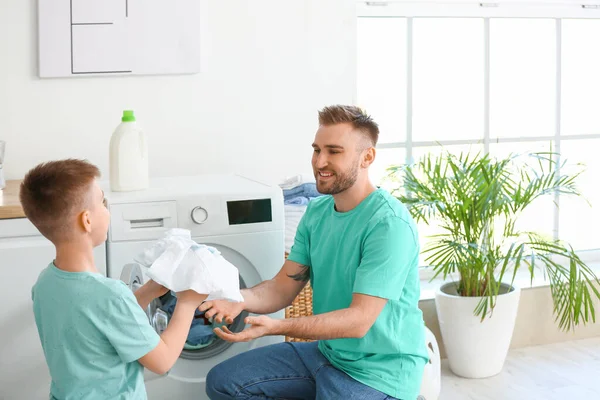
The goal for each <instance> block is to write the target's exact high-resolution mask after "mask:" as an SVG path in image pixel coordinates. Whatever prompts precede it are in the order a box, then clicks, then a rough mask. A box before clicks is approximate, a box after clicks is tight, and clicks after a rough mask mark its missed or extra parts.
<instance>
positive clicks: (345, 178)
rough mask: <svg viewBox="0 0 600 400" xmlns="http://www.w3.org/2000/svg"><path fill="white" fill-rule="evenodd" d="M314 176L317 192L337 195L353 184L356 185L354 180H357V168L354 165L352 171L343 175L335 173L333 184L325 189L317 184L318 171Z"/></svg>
mask: <svg viewBox="0 0 600 400" xmlns="http://www.w3.org/2000/svg"><path fill="white" fill-rule="evenodd" d="M315 175H316V176H315V179H316V180H317V190H318V192H319V193H321V194H331V195H334V194H339V193H342V192H343V191H345V190H347V189H349V188H351V187H352V186H353V185H354V183H356V179H358V166H356V165H355V166H354V167H353V168H352V169H350V170H349V171H346V172H343V173H339V174H338V173H336V174H335V175H334V180H333V182H332V183H331V184H330V185H329V186H327V187H323V186H325V185H323V184H319V178H320V175H319V171H317V173H316V174H315Z"/></svg>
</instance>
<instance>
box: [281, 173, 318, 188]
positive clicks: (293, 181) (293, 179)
mask: <svg viewBox="0 0 600 400" xmlns="http://www.w3.org/2000/svg"><path fill="white" fill-rule="evenodd" d="M315 182H316V181H315V176H314V175H313V174H299V175H294V176H290V177H287V178H285V179H284V180H283V181H282V182H281V183H280V184H279V187H280V188H281V189H284V190H286V189H293V188H295V187H298V186H300V185H302V184H304V183H315Z"/></svg>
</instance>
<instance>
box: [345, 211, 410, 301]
mask: <svg viewBox="0 0 600 400" xmlns="http://www.w3.org/2000/svg"><path fill="white" fill-rule="evenodd" d="M418 252H419V244H418V242H417V238H416V235H415V233H414V232H413V229H412V227H411V225H410V224H409V223H408V222H406V221H405V220H403V219H401V218H398V217H389V218H386V219H384V220H382V221H380V222H379V223H378V224H377V225H376V226H375V227H374V228H373V229H372V230H371V232H369V234H368V236H367V237H366V238H365V242H364V248H363V256H362V259H361V261H360V265H359V266H358V269H357V270H356V279H355V281H354V290H353V292H354V293H362V294H367V295H370V296H376V297H381V298H384V299H389V300H397V299H399V298H400V294H401V293H402V290H403V289H404V285H405V283H406V278H407V276H408V273H409V271H410V268H417V266H416V265H414V260H415V258H416V257H418Z"/></svg>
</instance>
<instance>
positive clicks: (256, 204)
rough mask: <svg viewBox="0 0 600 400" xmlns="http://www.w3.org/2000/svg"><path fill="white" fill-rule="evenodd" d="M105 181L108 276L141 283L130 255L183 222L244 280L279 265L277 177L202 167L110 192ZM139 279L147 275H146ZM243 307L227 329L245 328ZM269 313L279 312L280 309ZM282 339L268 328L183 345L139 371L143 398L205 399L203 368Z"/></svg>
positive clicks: (248, 283)
mask: <svg viewBox="0 0 600 400" xmlns="http://www.w3.org/2000/svg"><path fill="white" fill-rule="evenodd" d="M104 189H105V195H106V198H107V203H108V208H109V210H110V213H111V223H110V229H109V235H108V240H107V242H106V256H107V257H106V263H107V273H108V276H109V277H112V278H116V279H122V280H124V281H125V282H127V283H129V284H132V283H134V286H135V285H137V284H141V283H143V282H135V281H136V279H137V278H135V277H132V276H131V274H132V273H135V272H132V271H136V268H132V263H133V262H134V258H135V257H136V255H138V254H139V253H140V252H142V251H143V250H144V249H145V248H146V247H147V246H149V245H151V244H152V243H153V241H155V240H157V239H159V238H161V237H162V236H163V234H164V233H165V232H166V231H168V230H170V229H172V228H183V229H188V230H190V231H191V234H192V238H193V239H194V240H195V241H196V242H198V243H201V244H206V245H209V246H213V247H215V248H217V249H218V250H219V251H220V252H221V254H222V255H223V257H225V259H227V260H228V261H229V262H231V263H232V264H233V265H235V266H236V267H237V268H238V270H239V280H240V287H242V288H244V287H252V286H254V285H257V284H258V283H260V282H262V281H264V280H267V279H271V278H273V277H274V276H275V275H276V274H277V272H279V270H280V269H281V266H282V265H283V262H284V216H283V195H282V192H281V189H280V188H279V187H278V186H277V185H269V184H265V183H261V182H258V181H255V180H252V179H249V178H246V177H243V176H239V175H203V176H190V177H172V178H157V179H153V180H151V182H150V187H149V188H148V189H146V190H142V191H134V192H111V191H110V190H109V189H108V185H104ZM124 267H125V268H124ZM142 275H143V271H142ZM139 280H142V281H143V280H145V278H144V276H142V277H141V279H139ZM147 311H148V312H149V313H150V312H152V310H147ZM245 315H247V314H245V313H243V314H242V315H240V316H239V317H238V318H237V319H236V321H234V323H233V324H232V325H230V329H233V330H235V331H240V330H242V329H244V328H245V327H246V326H245V324H244V322H243V318H244V316H245ZM270 316H271V317H273V318H284V312H283V310H282V311H279V312H277V313H274V314H270ZM151 322H152V321H151ZM153 322H156V321H153ZM283 340H284V338H283V337H278V336H269V337H263V338H259V339H257V340H254V341H251V342H247V343H229V342H225V341H223V340H221V339H219V338H217V337H215V338H214V340H213V341H212V342H211V343H210V344H209V345H208V346H205V347H202V348H200V349H195V348H190V346H186V348H184V350H183V351H182V353H181V356H180V357H179V359H178V360H177V362H176V363H175V365H174V366H173V368H171V370H170V371H169V372H168V373H167V374H165V375H156V374H154V373H152V372H150V371H148V370H146V371H145V375H144V379H145V382H146V390H147V392H148V398H149V399H150V400H158V399H160V400H163V399H166V398H172V399H179V400H185V399H194V400H198V399H207V398H208V397H207V396H206V394H205V382H206V375H207V374H208V371H209V370H210V369H211V368H212V367H213V366H215V365H216V364H218V363H220V362H222V361H224V360H226V359H228V358H231V357H233V356H235V355H237V354H240V353H243V352H245V351H248V350H251V349H253V348H256V347H260V346H266V345H269V344H274V343H277V342H281V341H283Z"/></svg>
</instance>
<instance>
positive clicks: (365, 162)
mask: <svg viewBox="0 0 600 400" xmlns="http://www.w3.org/2000/svg"><path fill="white" fill-rule="evenodd" d="M376 154H377V150H375V147H373V146H369V147H368V148H366V149H365V150H364V151H363V156H362V162H361V163H360V166H361V167H362V168H369V167H370V166H371V164H373V161H375V155H376Z"/></svg>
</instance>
